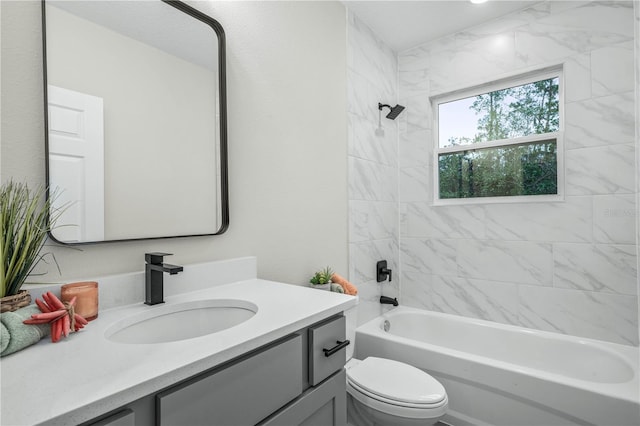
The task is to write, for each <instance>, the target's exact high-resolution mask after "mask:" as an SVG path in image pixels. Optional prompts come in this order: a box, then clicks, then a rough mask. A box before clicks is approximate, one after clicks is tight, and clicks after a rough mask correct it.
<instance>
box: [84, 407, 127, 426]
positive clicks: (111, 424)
mask: <svg viewBox="0 0 640 426" xmlns="http://www.w3.org/2000/svg"><path fill="white" fill-rule="evenodd" d="M91 426H136V416H135V414H134V413H133V410H130V409H125V410H122V411H118V412H117V413H115V414H113V415H111V416H109V417H107V418H104V419H102V420H99V421H97V422H94V423H91Z"/></svg>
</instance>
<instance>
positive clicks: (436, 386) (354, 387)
mask: <svg viewBox="0 0 640 426" xmlns="http://www.w3.org/2000/svg"><path fill="white" fill-rule="evenodd" d="M354 311H355V308H352V310H350V311H347V312H345V316H346V317H347V334H348V336H349V338H350V340H351V342H353V343H356V342H355V322H356V321H355V318H354V317H355V314H354ZM347 348H348V350H347V360H348V361H347V364H346V366H345V368H346V373H347V420H348V423H349V425H352V426H389V425H393V426H414V425H415V426H418V425H420V426H427V425H434V424H436V423H437V422H438V420H440V419H441V418H442V417H443V416H444V415H445V414H446V412H447V407H448V404H449V400H448V398H447V393H446V391H445V389H444V387H443V386H442V384H440V382H438V381H437V380H436V379H434V378H433V377H431V376H430V375H429V374H427V373H426V372H424V371H422V370H420V369H419V368H416V367H413V366H411V365H409V364H405V363H402V362H399V361H394V360H391V359H385V358H377V357H368V358H365V359H363V360H358V359H355V358H353V352H354V348H353V345H351V348H349V347H347Z"/></svg>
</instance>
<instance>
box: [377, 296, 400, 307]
mask: <svg viewBox="0 0 640 426" xmlns="http://www.w3.org/2000/svg"><path fill="white" fill-rule="evenodd" d="M380 303H382V304H383V305H393V306H398V299H396V298H395V297H394V298H393V299H392V298H390V297H387V296H380Z"/></svg>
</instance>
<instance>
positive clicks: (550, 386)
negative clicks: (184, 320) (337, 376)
mask: <svg viewBox="0 0 640 426" xmlns="http://www.w3.org/2000/svg"><path fill="white" fill-rule="evenodd" d="M385 322H387V326H388V327H386V328H388V331H385ZM355 356H356V358H359V359H364V358H366V357H368V356H378V357H383V358H390V359H395V360H398V361H402V362H406V363H408V364H411V365H414V366H416V367H418V368H420V369H422V370H424V371H426V372H428V373H429V374H431V375H432V376H434V377H435V378H437V379H438V380H439V381H440V382H441V383H442V384H443V385H444V387H445V389H446V390H447V394H448V396H449V413H448V414H447V417H446V418H445V419H443V421H445V422H447V423H450V424H451V425H455V426H464V425H510V426H516V425H540V426H542V425H544V426H551V425H576V424H583V425H589V424H591V425H607V426H609V425H624V426H631V425H640V403H639V401H638V394H639V390H638V386H639V381H638V348H636V347H631V346H625V345H618V344H614V343H607V342H602V341H598V340H591V339H585V338H578V337H572V336H566V335H563V334H556V333H549V332H544V331H538V330H532V329H527V328H522V327H516V326H510V325H503V324H498V323H494V322H489V321H483V320H476V319H470V318H464V317H459V316H455V315H448V314H442V313H438V312H430V311H423V310H419V309H414V308H407V307H398V308H394V309H392V310H391V311H389V312H388V313H387V314H385V315H383V316H381V317H378V318H375V319H373V320H372V321H369V322H368V323H365V324H363V325H361V326H360V327H358V328H357V329H356V338H355Z"/></svg>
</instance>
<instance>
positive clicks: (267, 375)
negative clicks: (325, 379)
mask: <svg viewBox="0 0 640 426" xmlns="http://www.w3.org/2000/svg"><path fill="white" fill-rule="evenodd" d="M302 382H303V380H302V338H301V337H300V335H294V336H290V337H289V338H288V339H287V340H285V341H284V342H279V343H277V344H276V345H275V346H272V347H270V348H268V349H265V350H263V351H262V352H259V353H257V354H254V355H251V356H249V357H248V358H245V359H243V360H240V361H239V362H237V363H235V364H233V365H231V366H229V367H226V368H224V369H222V370H220V371H217V372H214V373H213V374H211V375H209V376H206V377H204V378H202V377H201V378H197V379H195V380H193V381H190V382H188V383H186V384H184V385H182V386H177V387H174V388H171V389H169V390H168V391H166V392H162V393H160V394H158V396H157V403H158V405H157V414H158V418H157V424H159V425H161V426H167V425H181V426H183V425H225V426H231V425H240V426H246V425H254V424H256V423H258V422H259V421H261V420H262V419H264V418H265V417H267V416H268V415H270V414H271V413H273V412H274V411H276V410H278V409H279V408H280V407H282V406H284V405H286V404H287V403H288V402H289V401H291V400H293V399H294V398H296V397H297V396H298V395H300V393H302Z"/></svg>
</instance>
